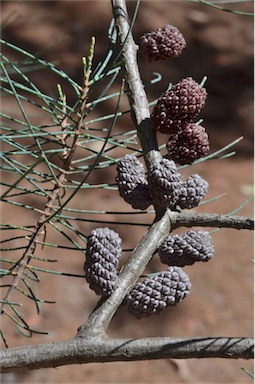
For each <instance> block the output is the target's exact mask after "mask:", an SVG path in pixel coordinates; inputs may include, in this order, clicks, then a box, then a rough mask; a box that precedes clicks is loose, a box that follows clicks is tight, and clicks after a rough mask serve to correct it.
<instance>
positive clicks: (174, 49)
mask: <svg viewBox="0 0 255 384" xmlns="http://www.w3.org/2000/svg"><path fill="white" fill-rule="evenodd" d="M140 47H141V50H142V52H143V53H144V55H145V56H146V58H147V60H148V61H150V62H151V61H153V60H154V61H157V60H165V59H167V58H168V57H178V56H180V55H181V53H182V50H183V49H184V48H185V47H186V42H185V39H184V37H183V35H182V34H181V32H180V31H179V30H178V29H177V28H176V27H174V26H172V25H169V24H167V25H165V26H164V27H163V28H158V29H156V30H155V31H154V32H149V33H145V34H144V35H143V36H142V37H141V38H140Z"/></svg>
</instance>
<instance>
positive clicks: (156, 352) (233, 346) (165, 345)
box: [0, 337, 253, 373]
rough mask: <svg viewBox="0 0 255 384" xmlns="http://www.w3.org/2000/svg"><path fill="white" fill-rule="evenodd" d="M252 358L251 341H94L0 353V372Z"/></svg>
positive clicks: (65, 342) (178, 339)
mask: <svg viewBox="0 0 255 384" xmlns="http://www.w3.org/2000/svg"><path fill="white" fill-rule="evenodd" d="M194 357H196V358H212V357H221V358H229V359H238V358H242V359H251V358H253V339H251V338H240V337H236V338H234V337H233V338H229V337H208V338H207V337H203V338H193V339H192V338H172V337H171V338H169V337H155V338H144V339H119V340H114V339H111V340H99V339H97V340H93V339H86V341H85V340H83V339H72V340H68V341H62V342H58V343H47V344H40V345H35V346H27V347H16V348H11V349H9V350H8V349H7V350H5V351H1V352H0V359H1V370H0V372H4V373H7V372H19V371H20V372H22V371H27V370H33V369H39V368H52V367H59V366H61V365H69V364H84V363H98V362H102V363H103V362H113V361H140V360H155V359H170V358H174V359H191V358H194Z"/></svg>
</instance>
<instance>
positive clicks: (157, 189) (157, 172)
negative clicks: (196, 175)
mask: <svg viewBox="0 0 255 384" xmlns="http://www.w3.org/2000/svg"><path fill="white" fill-rule="evenodd" d="M148 184H149V193H150V196H151V198H152V201H153V204H154V205H155V206H158V207H162V208H163V207H169V208H174V207H175V206H176V203H177V201H178V198H179V191H180V187H181V175H180V174H179V173H178V172H177V170H176V165H175V163H174V161H171V160H168V159H165V158H163V159H162V160H161V161H160V162H159V163H157V164H156V165H152V166H151V167H150V168H149V171H148Z"/></svg>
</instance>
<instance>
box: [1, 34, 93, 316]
mask: <svg viewBox="0 0 255 384" xmlns="http://www.w3.org/2000/svg"><path fill="white" fill-rule="evenodd" d="M93 43H94V40H92V44H93ZM92 55H93V52H92V51H91V52H90V60H92ZM90 73H91V66H89V67H88V70H87V72H86V74H85V78H84V88H83V93H82V104H81V108H80V116H79V118H78V120H77V123H76V131H75V135H74V138H73V142H72V145H71V148H70V149H69V152H67V153H68V154H67V153H65V152H64V156H63V169H62V170H61V173H60V175H59V176H58V178H57V180H56V182H55V185H54V187H53V188H52V190H51V192H50V195H49V198H48V200H47V203H46V205H45V208H44V210H43V212H42V214H41V215H40V217H39V219H38V221H37V223H36V224H35V227H34V230H33V232H32V234H31V236H30V239H29V243H28V245H27V247H26V249H25V251H24V253H23V255H22V257H21V258H20V260H19V261H18V262H17V263H16V264H15V265H14V266H13V268H12V269H14V268H17V270H16V273H15V275H14V277H13V280H12V282H11V284H10V287H9V288H8V290H7V292H6V294H5V297H4V300H3V302H2V305H1V307H0V316H2V315H4V313H5V309H4V307H5V305H6V303H7V302H8V301H10V297H11V295H12V292H13V291H14V290H15V289H16V288H17V286H18V284H19V282H20V279H21V278H22V277H23V274H24V271H25V269H26V267H27V265H28V264H29V262H30V260H31V258H32V257H33V254H34V252H35V250H36V244H37V242H38V239H39V237H40V236H41V235H42V234H43V233H44V229H43V226H44V225H45V224H46V223H47V222H48V221H49V220H50V218H52V214H53V213H54V211H53V206H54V203H55V201H56V199H57V198H58V197H59V196H60V195H61V189H62V187H63V184H64V182H65V179H66V174H67V173H68V171H69V170H70V167H71V164H72V159H73V155H74V152H75V150H76V148H77V143H78V139H79V137H80V133H81V129H82V123H83V119H84V117H85V113H86V100H87V94H88V91H89V87H88V81H89V76H90ZM63 111H65V110H64V108H63ZM64 124H65V119H64V120H63V122H62V128H64ZM63 133H64V130H63ZM64 137H65V140H66V138H67V137H66V136H65V135H64Z"/></svg>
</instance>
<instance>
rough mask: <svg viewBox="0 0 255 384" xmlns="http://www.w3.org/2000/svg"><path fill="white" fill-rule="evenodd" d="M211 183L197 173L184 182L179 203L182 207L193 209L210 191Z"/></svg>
mask: <svg viewBox="0 0 255 384" xmlns="http://www.w3.org/2000/svg"><path fill="white" fill-rule="evenodd" d="M208 187H209V184H208V182H207V181H206V180H204V179H202V177H200V176H199V175H197V174H194V175H191V176H190V177H189V178H188V179H187V180H186V181H184V182H182V185H181V188H180V194H179V200H178V205H179V206H180V208H181V209H191V208H194V207H196V206H198V204H199V203H200V201H201V200H203V198H204V197H205V195H206V194H207V192H208Z"/></svg>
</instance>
